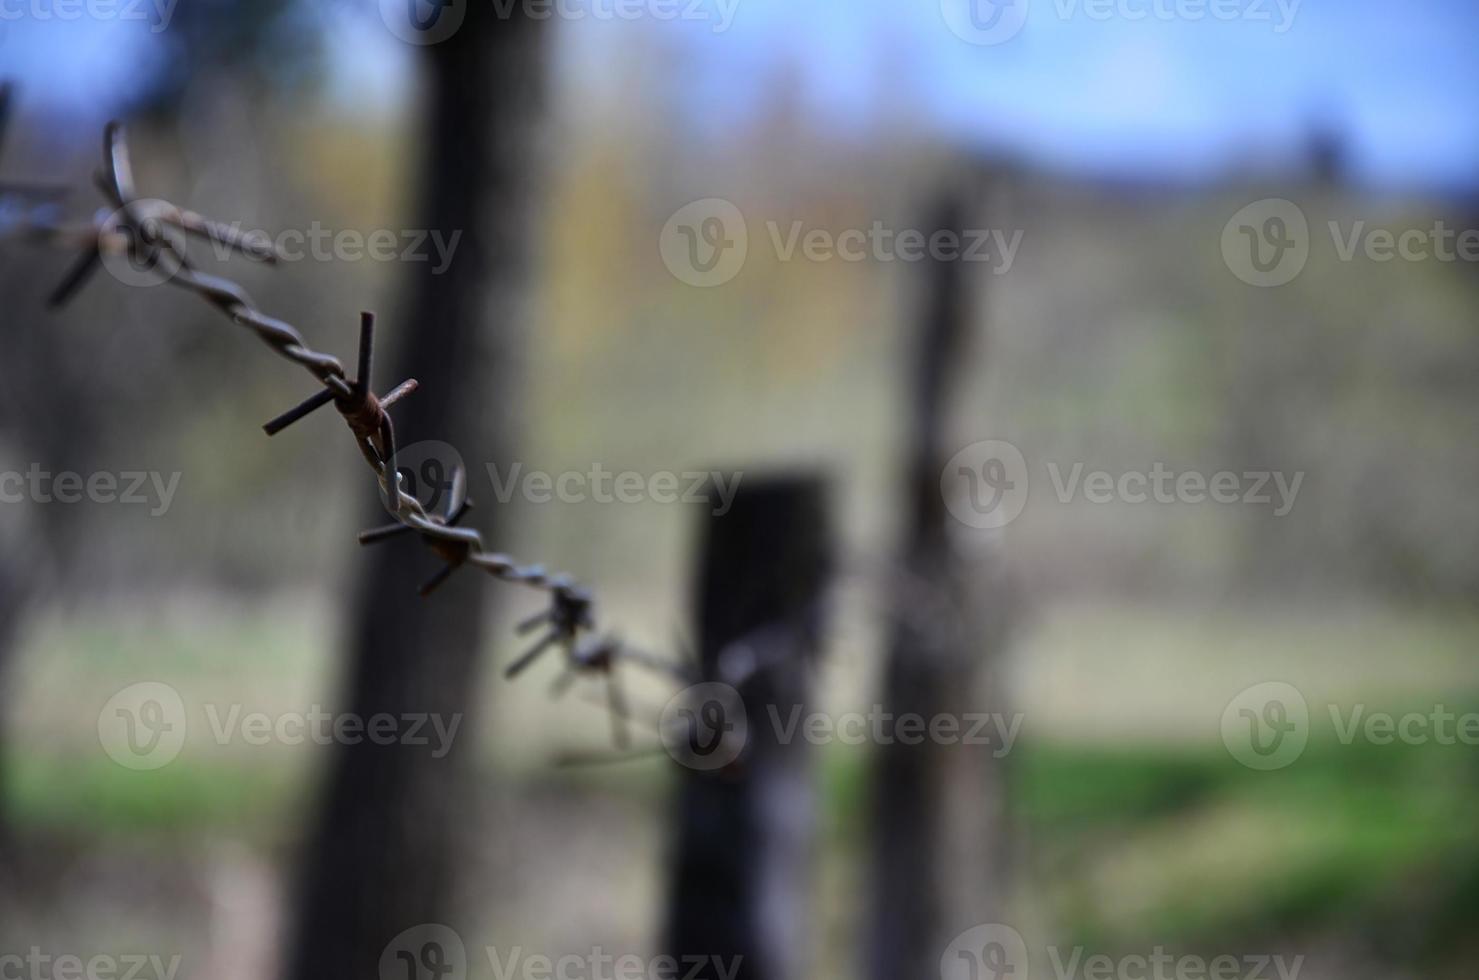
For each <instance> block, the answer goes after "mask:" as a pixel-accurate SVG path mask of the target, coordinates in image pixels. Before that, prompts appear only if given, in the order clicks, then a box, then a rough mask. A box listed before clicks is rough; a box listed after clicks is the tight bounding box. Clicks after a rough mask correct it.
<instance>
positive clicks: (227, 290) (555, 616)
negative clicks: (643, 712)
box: [0, 86, 681, 742]
mask: <svg viewBox="0 0 1479 980" xmlns="http://www.w3.org/2000/svg"><path fill="white" fill-rule="evenodd" d="M11 103H12V90H11V88H10V87H9V86H0V146H3V138H4V129H5V124H6V122H7V121H8V117H9V110H10V106H11ZM95 183H96V185H97V188H98V190H99V191H101V193H102V195H103V196H104V198H106V199H107V201H108V203H109V204H111V205H112V207H113V208H114V211H113V213H112V214H108V213H106V212H99V213H98V214H97V215H94V217H93V218H92V219H91V221H89V222H87V223H85V224H81V225H75V226H66V225H63V224H62V223H61V222H60V221H58V220H56V219H55V218H54V217H52V216H51V215H50V214H49V212H45V211H34V210H29V209H28V208H29V206H30V205H31V204H32V202H34V201H36V200H38V199H40V200H43V201H49V200H50V199H51V198H52V197H55V196H56V195H57V193H58V189H57V188H52V187H44V186H41V185H29V184H19V183H12V184H0V196H3V197H5V198H11V199H14V200H15V201H16V202H18V203H19V204H20V205H22V207H21V208H20V214H21V216H20V217H19V218H16V219H14V220H9V218H8V215H9V214H10V210H0V237H17V238H23V239H27V240H33V241H39V242H41V243H43V244H49V245H52V246H54V247H62V248H76V249H78V250H79V254H78V257H77V259H76V260H75V261H74V263H73V264H72V266H71V267H70V268H69V269H68V271H67V273H66V274H65V275H64V276H63V278H62V280H61V282H60V283H59V284H58V286H57V287H56V289H55V290H54V291H53V292H52V294H51V297H50V305H52V306H53V307H55V306H60V305H62V304H64V303H66V302H67V301H69V300H70V299H72V298H73V297H74V296H76V295H77V294H78V292H80V291H81V289H82V288H83V286H85V285H86V284H87V282H88V280H89V279H91V278H92V276H93V274H94V273H95V272H96V271H97V269H98V267H99V266H100V265H101V264H102V261H103V258H104V256H105V255H120V254H126V255H128V256H129V257H130V258H131V260H132V261H133V262H134V263H135V264H136V265H138V266H140V267H142V268H146V269H150V270H154V271H156V272H160V271H161V270H167V272H162V273H161V274H164V275H167V281H168V282H169V283H170V284H172V285H174V286H176V287H178V288H181V289H184V290H186V291H188V292H192V293H195V294H196V295H197V296H199V297H201V298H202V299H204V300H205V301H206V302H207V303H210V304H211V305H212V306H214V307H215V308H216V309H217V310H218V311H220V313H221V314H222V315H223V316H225V317H226V318H227V319H229V320H231V321H232V322H233V323H236V324H238V325H239V326H242V327H245V328H246V329H248V330H250V331H252V333H254V334H255V335H256V336H257V339H258V340H260V341H261V342H262V343H264V344H266V345H267V347H269V348H270V349H271V350H273V351H274V352H275V353H277V354H278V355H280V356H282V357H284V358H286V359H287V360H289V361H291V362H292V363H294V364H297V365H298V366H299V367H301V368H303V369H304V370H305V371H307V372H308V374H309V375H311V376H312V378H313V380H314V381H315V382H316V383H317V384H318V385H320V386H321V388H320V390H318V391H315V392H314V393H313V394H312V395H310V396H309V397H307V398H306V399H305V400H303V401H302V402H300V403H299V404H298V405H295V406H294V407H292V408H290V409H288V410H287V411H285V412H283V413H282V414H281V415H279V416H277V417H276V418H274V419H272V420H271V421H269V422H268V423H267V424H266V425H265V426H264V427H263V428H264V429H265V430H266V432H267V434H268V435H269V436H272V435H276V434H277V433H279V432H282V431H283V430H284V429H286V428H288V427H289V426H291V425H293V424H294V423H296V422H299V421H301V420H303V419H304V418H307V417H308V416H309V415H311V414H313V413H314V412H316V411H318V410H319V409H321V408H325V407H327V406H328V405H333V406H334V407H335V408H336V409H337V410H338V412H339V414H340V416H341V417H342V418H343V419H344V422H345V424H346V426H347V427H348V429H349V431H350V434H351V435H352V436H353V438H354V442H355V446H356V447H357V448H358V449H359V451H360V454H361V455H362V456H363V457H364V459H365V462H366V463H367V464H368V465H369V467H370V470H371V472H372V473H373V474H374V476H375V479H376V482H377V483H378V484H379V490H380V495H381V500H382V501H383V503H384V506H385V510H386V513H387V514H389V515H390V517H391V519H392V523H390V524H388V525H386V526H384V527H378V528H373V529H371V530H368V531H365V532H362V533H361V534H360V536H359V540H360V543H361V544H363V545H372V544H378V543H381V542H385V541H389V540H392V539H394V538H399V537H404V536H407V535H415V536H417V537H418V538H420V539H421V542H422V544H423V545H424V546H425V547H426V548H427V549H428V550H429V551H431V552H432V553H433V554H435V555H436V556H437V557H438V558H440V559H441V560H442V567H441V569H440V570H439V571H438V572H437V573H436V575H435V576H433V578H432V579H431V580H429V581H428V582H427V583H426V584H425V585H424V586H422V588H421V594H422V595H423V596H426V595H430V594H431V593H432V592H433V591H435V590H436V589H437V588H438V587H439V586H441V585H442V584H443V583H445V582H446V581H447V580H448V579H449V578H451V577H452V575H454V574H455V573H456V572H457V571H459V570H460V569H462V568H464V567H471V568H475V569H479V570H481V571H483V572H486V573H487V574H489V575H491V576H493V577H494V578H496V579H499V580H501V581H504V582H510V583H514V584H517V585H522V586H525V587H527V588H531V589H535V590H538V591H540V592H543V593H546V594H547V595H548V596H549V607H548V608H547V609H545V610H544V611H542V612H540V613H539V614H538V615H537V616H535V617H533V618H531V619H529V620H527V621H526V622H524V623H523V624H521V626H520V627H519V632H520V633H521V634H523V633H530V632H535V631H538V633H539V635H538V636H537V637H536V639H535V643H534V645H533V646H532V647H530V648H529V649H528V650H527V651H525V652H524V653H523V654H521V655H520V656H519V657H518V658H517V659H516V660H515V661H514V663H513V664H512V665H511V666H510V667H509V668H508V669H507V671H506V676H508V677H510V678H513V677H516V676H518V675H519V674H520V673H522V672H523V671H524V670H525V669H527V668H528V667H529V666H530V665H531V664H533V663H534V662H535V661H536V660H537V659H538V658H539V657H540V656H541V655H543V654H544V653H545V652H546V651H547V650H549V649H551V648H559V649H562V650H563V651H564V653H565V658H566V669H567V671H569V672H571V673H574V674H600V675H603V676H604V677H605V678H606V679H607V684H608V703H609V705H610V707H611V711H612V715H613V724H614V725H615V726H616V737H617V741H618V742H624V741H625V732H624V729H623V724H624V719H625V717H626V712H625V703H624V699H623V697H622V693H621V687H620V685H619V684H618V682H617V677H616V670H617V666H618V664H619V663H620V662H621V661H622V660H625V659H632V660H635V661H636V662H638V663H640V664H643V665H646V666H649V667H652V666H653V665H654V664H661V661H657V660H655V659H654V658H652V657H651V656H649V655H646V654H642V653H640V652H638V651H631V650H629V649H628V648H626V647H625V646H623V645H622V644H620V643H619V642H617V641H615V640H612V639H609V638H587V639H585V640H584V641H583V640H582V637H583V636H584V634H586V633H587V632H589V631H591V630H593V629H594V628H595V599H594V597H593V596H592V595H591V593H590V592H588V591H587V590H585V589H583V588H581V587H580V586H579V585H577V584H576V583H575V581H574V580H573V579H571V578H570V577H568V576H565V575H551V574H549V573H547V572H546V571H545V570H544V568H543V567H542V566H539V565H528V566H524V565H520V564H518V563H517V562H516V561H514V560H513V559H512V558H509V557H508V556H506V555H502V554H498V553H496V552H492V551H489V550H487V548H485V547H484V544H483V540H482V536H481V535H480V534H479V533H478V532H477V531H476V530H474V529H472V528H464V527H460V526H459V522H461V520H462V519H463V518H464V517H465V516H466V515H467V513H468V511H470V510H471V509H472V501H470V500H468V499H467V478H466V474H465V473H463V472H462V471H461V469H460V468H459V469H458V471H457V472H456V473H454V475H453V481H454V490H453V492H452V494H451V495H450V499H449V501H448V503H447V507H446V509H445V510H444V511H443V512H441V513H433V512H431V511H428V510H427V509H426V508H425V507H424V506H423V505H422V504H421V502H420V501H419V500H417V499H416V498H415V497H414V496H412V495H410V494H408V493H406V492H405V491H404V490H403V489H402V488H401V480H400V476H399V474H398V472H397V468H396V436H395V426H394V424H393V423H392V421H391V418H390V413H389V411H388V410H389V409H390V407H391V406H392V405H394V404H396V403H397V402H399V401H401V400H402V399H404V398H405V397H407V396H408V395H410V394H411V393H412V392H414V391H415V390H416V382H415V381H414V380H411V381H404V382H402V383H401V384H400V385H398V386H397V387H396V388H394V389H393V390H391V391H390V393H388V394H386V395H384V396H383V397H382V396H377V395H376V394H375V392H374V390H373V389H372V388H371V374H372V371H373V368H374V360H375V316H374V314H373V313H368V312H367V313H364V314H362V315H361V318H360V337H359V357H358V362H357V365H356V368H357V370H356V374H355V377H354V378H353V379H351V378H349V377H348V375H347V374H346V372H345V370H344V367H343V365H342V364H341V363H340V362H339V360H338V359H337V358H335V357H334V356H333V355H331V354H326V353H322V352H320V351H316V350H314V349H313V348H312V347H310V346H309V344H308V342H307V341H306V340H305V339H304V338H303V336H302V334H301V333H300V332H299V331H298V330H297V329H296V328H295V327H293V326H292V325H291V324H288V323H286V322H284V321H282V320H278V319H275V318H273V317H271V316H268V315H267V314H266V313H264V312H262V310H261V309H259V308H258V307H257V306H256V304H255V303H254V302H253V301H252V299H251V297H250V296H249V295H248V294H247V292H246V290H245V289H243V288H242V287H241V286H240V285H239V284H237V283H235V282H233V281H231V280H229V279H226V278H223V277H220V276H216V275H211V274H208V273H204V272H201V271H200V270H199V269H197V268H196V266H195V265H194V263H193V262H192V261H191V259H190V257H189V255H188V254H186V249H185V245H184V243H185V241H186V240H187V239H189V238H191V237H194V238H199V239H204V240H207V241H211V242H214V243H216V244H219V245H224V246H227V247H228V248H230V249H231V250H232V251H234V252H236V253H238V254H240V255H242V256H244V257H246V258H248V259H250V260H253V261H257V262H263V263H268V264H271V263H273V262H275V261H276V260H277V259H278V255H277V253H276V251H275V250H274V248H273V246H272V243H271V242H269V241H267V240H265V239H264V238H263V237H262V236H259V235H250V234H243V233H241V232H240V231H238V230H237V229H235V228H233V227H231V226H229V225H226V224H223V223H221V222H217V221H213V220H211V219H209V218H206V217H204V216H202V215H200V214H197V213H195V212H194V211H189V210H186V209H183V208H180V207H177V206H175V205H173V204H170V203H168V202H165V201H159V200H145V199H141V198H139V196H138V193H137V190H136V188H135V186H134V178H133V167H132V165H131V162H130V159H129V154H128V145H127V142H126V140H125V138H124V131H123V127H122V126H121V125H120V124H118V123H116V122H114V123H109V124H108V126H107V128H106V130H105V131H104V135H103V167H102V169H101V170H100V171H99V172H98V174H97V175H96V178H95ZM11 210H15V209H11ZM166 229H175V230H177V231H178V232H180V233H182V234H180V235H176V236H173V237H172V236H171V235H170V234H167V233H166ZM675 673H676V672H675ZM679 676H680V677H681V675H679Z"/></svg>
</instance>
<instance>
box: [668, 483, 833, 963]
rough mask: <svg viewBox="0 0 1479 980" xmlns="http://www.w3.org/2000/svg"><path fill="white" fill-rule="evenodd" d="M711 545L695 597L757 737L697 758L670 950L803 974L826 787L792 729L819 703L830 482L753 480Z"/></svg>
mask: <svg viewBox="0 0 1479 980" xmlns="http://www.w3.org/2000/svg"><path fill="white" fill-rule="evenodd" d="M700 548H701V552H700V556H699V569H698V575H697V582H696V586H697V587H696V592H695V595H694V599H693V602H694V609H695V613H696V615H697V618H698V628H699V655H700V663H701V668H702V673H703V676H704V678H705V681H706V685H704V686H707V685H713V684H727V685H730V686H732V687H733V688H734V689H735V691H736V692H737V694H736V695H735V701H737V702H738V703H740V704H742V705H743V710H742V717H741V718H734V717H732V715H733V714H734V713H735V710H734V707H733V705H732V704H729V705H725V706H724V707H725V709H726V710H727V711H728V714H729V716H727V717H725V719H724V723H725V724H726V725H727V726H729V727H730V728H731V729H732V728H733V727H734V726H735V725H736V723H738V724H740V725H742V727H743V731H744V734H743V735H742V736H741V739H740V740H741V741H742V743H743V747H742V749H741V748H740V746H739V745H735V746H733V748H734V749H736V750H738V757H737V758H736V759H734V761H732V762H730V763H729V764H728V765H725V766H723V767H722V768H712V769H704V770H700V769H698V768H692V767H690V768H688V769H685V770H684V772H683V776H682V781H681V786H680V788H679V791H678V814H677V817H678V824H679V826H678V828H677V834H676V837H677V841H676V852H675V858H674V863H673V880H672V886H671V896H670V906H669V916H668V950H669V952H670V953H671V954H673V955H675V956H679V957H684V958H688V957H705V958H707V961H706V966H705V969H704V971H703V972H702V973H700V974H699V975H700V976H701V977H703V978H705V980H714V978H717V977H718V976H720V972H721V971H720V969H719V967H718V964H716V963H715V961H714V959H713V958H714V957H719V958H720V960H721V962H722V964H723V967H724V969H725V970H728V969H729V968H730V967H731V966H732V965H734V964H735V960H736V959H737V960H738V964H737V965H738V972H737V973H736V974H735V977H736V978H737V980H798V978H799V977H801V976H802V975H803V972H802V971H803V969H804V958H805V952H806V949H807V908H808V905H809V904H810V895H809V875H808V869H809V866H810V864H811V860H810V858H811V851H812V825H813V819H812V814H813V794H812V790H811V777H810V766H809V759H808V756H809V753H808V752H807V751H806V744H805V741H804V740H803V739H802V738H801V736H800V734H799V729H798V730H796V731H794V732H793V733H792V737H790V738H786V737H783V735H782V730H783V726H784V725H785V723H786V722H787V720H788V719H790V718H792V716H793V715H794V714H796V713H797V712H798V710H799V711H800V712H803V713H804V712H805V711H806V710H807V705H808V701H809V697H810V675H811V672H812V671H811V667H812V665H813V663H814V662H815V659H816V655H817V647H818V643H819V637H820V633H821V628H822V622H823V604H824V599H823V593H824V591H825V589H826V586H827V583H828V579H829V577H830V575H831V570H832V567H833V563H834V562H833V542H832V534H831V528H830V514H829V508H828V499H827V493H826V488H825V484H824V482H823V481H822V480H821V479H819V478H815V477H811V476H794V477H793V476H787V477H772V478H769V479H766V480H764V481H760V480H751V481H744V480H742V481H741V484H740V487H739V491H738V493H737V494H736V496H735V498H734V503H733V506H732V507H731V508H730V510H729V512H728V513H726V514H724V515H723V516H718V515H710V516H709V518H708V520H707V522H706V525H705V527H704V533H703V536H702V541H701V544H700ZM724 700H725V699H724V698H719V699H717V701H716V700H714V699H710V700H709V701H708V703H707V705H706V706H707V707H709V708H715V707H717V706H718V701H724ZM699 707H700V708H702V707H705V706H699ZM798 717H799V716H798ZM776 719H779V722H777V721H776ZM724 751H727V749H726V750H724ZM731 754H732V753H731ZM699 764H702V760H699Z"/></svg>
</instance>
